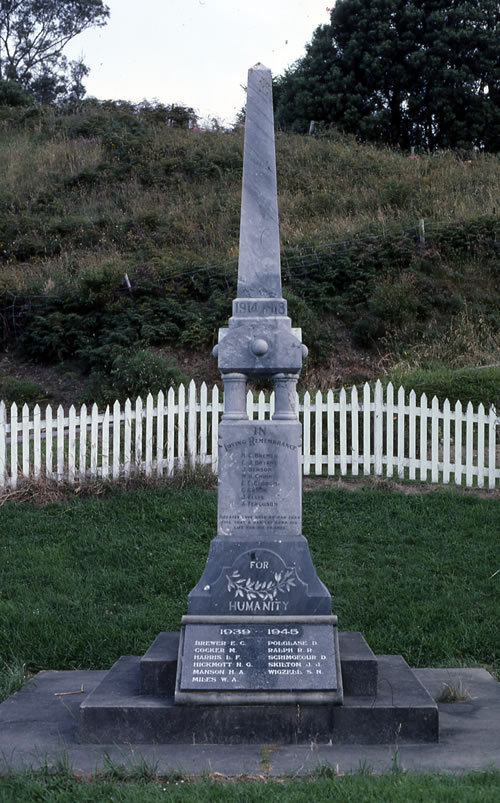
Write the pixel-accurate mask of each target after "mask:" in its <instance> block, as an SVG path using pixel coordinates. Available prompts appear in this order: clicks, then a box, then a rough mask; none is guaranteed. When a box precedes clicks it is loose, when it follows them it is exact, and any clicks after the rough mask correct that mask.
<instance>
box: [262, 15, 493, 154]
mask: <svg viewBox="0 0 500 803" xmlns="http://www.w3.org/2000/svg"><path fill="white" fill-rule="evenodd" d="M498 20H499V9H498V4H497V2H496V0H478V2H477V3H473V2H470V0H451V2H450V0H447V2H444V0H338V2H337V4H336V6H335V8H334V9H333V10H332V12H331V18H330V24H328V25H321V26H319V28H317V29H316V31H315V33H314V35H313V39H312V41H311V43H310V44H309V45H307V47H306V55H305V56H304V58H303V59H300V60H299V61H298V62H297V63H296V64H294V65H293V66H292V67H291V68H290V69H289V70H287V71H286V72H285V74H284V75H283V76H282V77H281V78H280V79H278V80H277V82H276V90H277V91H276V104H277V108H276V119H277V122H278V124H279V125H282V126H283V127H285V128H291V129H292V130H298V131H307V129H308V126H309V123H310V121H311V120H315V121H318V122H319V121H322V122H324V123H327V124H332V125H335V126H337V127H339V128H342V129H343V130H344V131H346V132H349V133H355V134H356V135H358V136H359V137H360V138H363V139H371V140H382V141H385V142H387V143H390V144H391V145H398V146H401V147H405V148H407V147H409V145H410V144H414V145H424V146H426V147H431V148H433V147H436V146H446V147H471V146H472V145H478V146H481V147H486V148H488V149H490V150H495V149H497V148H498V147H499V133H498V131H499V126H500V97H499V94H500V92H499V90H500V68H499V62H498V45H499V38H498Z"/></svg>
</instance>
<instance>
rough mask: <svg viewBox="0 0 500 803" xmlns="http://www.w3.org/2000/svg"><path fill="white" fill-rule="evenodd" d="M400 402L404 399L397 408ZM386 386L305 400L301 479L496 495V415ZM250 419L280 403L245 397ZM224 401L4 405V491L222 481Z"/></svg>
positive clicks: (192, 391) (267, 414)
mask: <svg viewBox="0 0 500 803" xmlns="http://www.w3.org/2000/svg"><path fill="white" fill-rule="evenodd" d="M396 396H397V397H396ZM406 398H407V397H406V391H405V389H404V388H403V387H400V388H398V391H397V394H396V391H395V388H394V387H393V386H392V384H391V383H389V384H388V385H387V387H386V388H385V389H384V387H383V385H382V383H381V382H380V381H378V382H377V383H376V385H375V389H374V391H372V389H371V388H370V386H369V385H368V384H365V385H364V387H363V390H362V402H361V403H360V401H359V396H358V389H357V388H356V387H353V388H352V389H351V391H350V393H349V395H348V393H347V391H346V389H345V388H342V389H341V390H340V392H339V393H335V392H334V391H332V390H329V391H327V392H326V394H325V393H322V392H321V391H317V392H315V393H314V395H313V396H311V393H310V392H309V391H307V392H306V393H305V394H304V398H303V401H302V403H299V397H298V396H296V399H297V410H298V413H299V416H300V419H301V421H302V440H303V450H302V465H303V473H304V474H305V475H309V474H311V471H313V472H314V474H315V475H317V476H319V475H322V474H323V472H324V471H325V470H326V472H327V474H328V475H329V476H334V475H335V474H336V473H337V472H339V473H340V475H342V476H345V475H346V474H348V473H351V474H352V475H353V476H357V475H359V472H360V470H361V471H362V473H363V475H364V476H368V475H370V474H373V475H375V476H382V475H383V474H384V473H385V475H386V476H387V477H393V476H394V474H395V473H396V472H397V476H398V478H400V479H409V480H415V479H417V478H418V479H419V480H420V481H422V482H427V481H431V482H433V483H437V482H443V483H444V484H448V483H449V482H450V481H451V480H454V482H455V483H456V484H457V485H461V484H462V483H463V484H465V485H466V486H467V487H472V486H477V487H479V488H484V487H487V488H489V489H494V488H496V487H498V486H499V485H500V467H499V466H498V453H499V447H498V435H497V433H498V425H499V423H500V418H499V417H498V416H497V413H496V410H495V408H494V407H491V408H490V409H489V410H488V411H486V410H485V409H484V405H482V404H480V405H479V406H478V408H477V411H476V412H475V411H474V407H473V405H472V403H470V402H469V403H468V404H467V405H466V407H465V408H464V407H463V405H462V403H461V402H457V403H456V404H455V406H454V408H453V409H452V408H451V405H450V403H449V401H448V400H445V401H444V403H443V405H442V407H440V404H439V400H438V399H437V397H435V396H434V397H433V399H432V402H430V403H429V402H428V400H427V397H426V395H425V394H422V396H421V397H420V399H417V397H416V394H415V392H414V391H413V390H412V391H411V392H410V393H409V397H408V398H409V401H408V406H407V405H406ZM246 408H247V413H248V417H249V419H250V420H256V419H257V420H269V419H270V418H271V417H272V415H273V412H274V394H271V395H266V394H265V393H264V391H260V392H259V393H257V394H254V393H252V392H251V391H249V392H248V393H247V398H246ZM222 409H223V399H222V397H221V395H220V392H219V388H218V387H217V385H214V387H213V388H212V389H211V391H210V392H209V390H208V388H207V385H206V383H203V384H202V385H201V387H200V388H199V390H198V388H197V386H196V385H195V383H194V382H190V383H189V385H188V387H187V388H186V387H184V386H183V385H181V386H180V387H179V388H178V389H177V390H174V388H170V389H169V390H168V393H167V394H166V396H165V394H164V393H163V392H162V391H160V392H159V393H158V396H157V397H156V399H154V398H153V396H152V395H151V394H148V396H147V398H146V399H145V400H144V402H143V400H142V399H141V398H140V397H139V398H137V399H136V400H135V401H134V402H131V401H130V400H127V401H126V402H125V404H124V406H123V408H122V406H121V405H120V402H119V401H116V402H115V403H114V405H112V406H108V407H107V408H106V409H105V410H104V412H100V411H99V409H98V407H97V405H96V404H93V405H92V407H91V408H90V409H88V408H87V406H86V405H85V404H83V405H82V406H81V408H80V409H79V410H77V409H76V408H75V406H74V405H72V406H71V407H70V409H69V411H68V416H67V417H65V413H64V409H63V407H61V406H60V407H58V409H57V411H55V413H54V411H53V410H52V408H51V406H50V405H47V407H46V408H45V410H44V411H42V410H41V409H40V406H39V405H36V406H35V407H34V409H33V410H32V411H30V408H29V407H28V406H27V405H23V407H22V409H19V408H18V407H17V405H15V404H13V405H12V406H11V407H10V409H7V407H6V405H5V404H4V402H0V488H4V487H10V488H16V486H17V483H18V481H19V478H21V477H23V478H27V477H34V478H35V479H37V480H43V479H48V480H55V481H58V482H69V483H74V482H75V481H76V477H77V475H78V477H79V480H80V481H84V480H85V479H88V478H90V479H97V478H102V479H104V480H106V479H109V478H112V479H114V480H117V479H119V477H120V476H124V477H129V476H130V475H131V473H132V471H136V472H142V473H144V474H145V475H146V476H148V477H151V476H154V475H156V476H158V477H161V476H162V475H163V474H164V473H166V474H167V475H168V476H170V477H171V476H172V475H173V474H174V473H175V472H176V471H178V470H181V471H182V470H183V469H185V468H186V467H189V469H190V470H192V469H194V468H195V467H196V466H197V465H201V466H205V465H208V466H210V468H211V470H212V471H213V472H214V473H215V474H216V473H217V468H218V465H217V460H218V435H219V421H220V417H221V414H222Z"/></svg>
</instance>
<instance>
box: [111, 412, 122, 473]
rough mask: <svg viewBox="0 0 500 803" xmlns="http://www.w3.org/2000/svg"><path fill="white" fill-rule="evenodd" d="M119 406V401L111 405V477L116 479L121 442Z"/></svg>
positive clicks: (118, 470) (118, 469) (118, 471)
mask: <svg viewBox="0 0 500 803" xmlns="http://www.w3.org/2000/svg"><path fill="white" fill-rule="evenodd" d="M121 424H122V416H121V407H120V402H119V401H115V403H114V405H113V466H112V469H111V471H112V477H113V479H114V480H117V479H118V478H119V476H120V442H121V428H122V427H121Z"/></svg>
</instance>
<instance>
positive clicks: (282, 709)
mask: <svg viewBox="0 0 500 803" xmlns="http://www.w3.org/2000/svg"><path fill="white" fill-rule="evenodd" d="M178 637H179V636H178V634H176V633H161V634H160V635H159V636H158V638H157V639H156V641H155V642H154V643H153V645H152V646H151V647H150V649H149V650H148V651H147V653H146V654H145V655H144V657H143V658H137V657H130V656H124V657H122V658H120V659H119V660H118V661H117V662H116V664H115V665H114V666H113V667H112V668H111V669H110V670H109V672H108V673H107V674H106V676H105V677H104V679H103V681H102V682H101V683H100V684H99V685H98V686H97V687H96V689H95V690H94V691H93V692H91V693H90V694H89V695H88V697H87V698H86V699H85V700H84V702H83V703H82V704H81V706H80V727H79V738H80V741H81V742H84V743H85V742H87V743H97V744H110V743H136V744H138V743H156V744H262V743H265V742H267V743H274V742H279V743H282V744H305V743H309V742H311V741H313V742H317V743H323V744H395V743H397V744H405V743H406V744H409V743H426V742H437V741H438V740H439V724H438V709H437V705H436V703H435V702H434V700H433V699H432V697H431V696H430V695H429V693H428V692H427V690H426V689H425V688H424V686H423V685H422V684H421V683H420V681H419V680H418V679H417V677H416V675H415V674H414V672H413V671H412V670H411V669H410V667H409V666H408V665H407V663H406V662H405V661H404V659H403V658H402V657H401V656H398V655H396V656H394V655H393V656H388V655H379V656H375V655H374V654H373V652H372V651H371V649H370V647H369V646H368V645H367V644H366V642H365V640H364V639H363V637H362V635H361V634H360V633H339V649H340V655H341V666H342V676H343V684H344V702H343V705H329V704H322V705H314V704H307V703H306V704H300V705H293V704H279V703H277V704H274V705H258V704H256V705H217V706H214V705H182V704H181V705H179V704H177V705H176V704H175V702H174V698H173V693H174V682H175V670H176V662H177V651H176V650H177V644H178Z"/></svg>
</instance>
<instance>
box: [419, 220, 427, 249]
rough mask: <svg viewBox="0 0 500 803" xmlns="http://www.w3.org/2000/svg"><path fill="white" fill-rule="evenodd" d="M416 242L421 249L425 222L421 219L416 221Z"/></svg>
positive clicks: (423, 243)
mask: <svg viewBox="0 0 500 803" xmlns="http://www.w3.org/2000/svg"><path fill="white" fill-rule="evenodd" d="M418 242H419V245H421V246H422V248H423V247H424V245H425V220H424V219H423V218H420V220H419V221H418Z"/></svg>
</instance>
